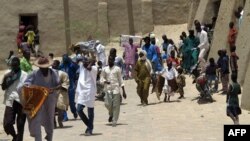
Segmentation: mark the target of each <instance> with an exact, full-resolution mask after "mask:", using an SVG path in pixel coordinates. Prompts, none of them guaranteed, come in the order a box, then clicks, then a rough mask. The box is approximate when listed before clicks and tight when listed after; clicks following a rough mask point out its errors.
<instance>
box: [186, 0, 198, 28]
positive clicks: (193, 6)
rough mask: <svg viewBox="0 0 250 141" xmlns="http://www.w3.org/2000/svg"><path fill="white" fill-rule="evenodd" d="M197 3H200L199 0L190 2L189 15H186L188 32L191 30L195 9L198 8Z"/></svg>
mask: <svg viewBox="0 0 250 141" xmlns="http://www.w3.org/2000/svg"><path fill="white" fill-rule="evenodd" d="M199 3H200V0H190V5H189V14H188V27H187V29H188V30H189V29H191V28H192V25H193V23H194V20H195V15H196V12H197V9H198V7H199Z"/></svg>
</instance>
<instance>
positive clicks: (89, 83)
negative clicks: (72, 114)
mask: <svg viewBox="0 0 250 141" xmlns="http://www.w3.org/2000/svg"><path fill="white" fill-rule="evenodd" d="M96 77H97V67H96V66H92V69H91V71H89V70H87V69H86V68H84V67H83V65H80V75H79V80H78V83H77V87H76V103H77V104H81V105H84V106H86V107H89V108H93V107H94V102H95V94H96Z"/></svg>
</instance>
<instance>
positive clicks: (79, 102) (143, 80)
mask: <svg viewBox="0 0 250 141" xmlns="http://www.w3.org/2000/svg"><path fill="white" fill-rule="evenodd" d="M213 22H215V18H213ZM212 24H214V23H212ZM194 25H195V30H189V34H188V35H187V34H186V33H185V32H183V33H182V34H181V35H180V41H179V43H178V46H176V45H175V43H174V41H173V40H172V39H169V38H168V37H167V35H162V40H163V41H162V44H161V45H159V42H160V41H159V40H158V39H157V38H156V37H155V35H154V34H153V33H150V34H149V35H148V36H146V37H144V38H142V40H141V41H140V43H138V44H136V43H134V42H133V36H131V37H130V38H129V41H128V42H126V43H122V44H121V46H122V47H123V48H124V54H123V56H122V57H120V56H117V50H116V49H115V48H111V49H110V51H109V55H108V57H107V58H106V53H105V46H103V45H102V44H101V43H100V41H95V45H94V53H93V52H89V51H88V50H87V51H86V50H85V51H83V50H81V43H78V44H76V45H75V46H74V48H73V51H74V53H75V55H74V56H73V57H70V56H69V55H68V54H64V55H63V56H62V61H61V62H60V61H59V60H55V59H54V58H53V57H54V54H53V53H50V54H49V57H45V56H41V57H38V59H37V60H36V61H35V62H34V65H35V66H37V67H38V68H39V69H37V70H33V67H32V64H31V62H30V56H31V53H32V52H33V53H34V52H35V53H37V50H38V48H39V47H38V45H39V34H38V30H36V32H34V29H33V27H32V26H28V27H25V26H23V25H22V24H21V25H20V27H19V33H18V37H17V45H18V49H19V50H20V52H22V53H23V57H22V58H21V59H19V58H18V57H15V55H14V53H13V51H11V52H10V55H9V57H8V59H7V60H6V61H8V64H9V66H10V70H8V71H7V72H6V74H5V75H4V78H3V81H2V85H1V86H2V89H3V90H5V98H4V104H5V105H6V109H5V113H4V130H5V132H6V133H7V134H10V135H11V136H12V137H13V141H22V140H23V132H24V124H25V121H26V118H27V120H28V124H29V131H30V135H31V136H32V137H34V138H35V141H41V140H42V134H41V125H42V126H44V127H45V132H46V134H47V135H46V137H45V139H46V140H48V141H52V138H53V129H54V128H57V127H58V126H57V123H58V125H59V127H60V128H62V127H63V122H66V121H67V120H68V115H67V110H68V107H69V108H70V111H71V113H72V114H73V117H74V118H75V119H76V118H78V116H79V117H80V119H81V120H82V121H83V123H84V124H85V125H86V127H87V128H86V130H85V133H86V134H87V135H92V133H93V129H94V102H95V100H96V99H101V100H104V103H105V107H106V108H107V110H108V114H109V117H108V122H111V123H112V126H113V127H115V126H116V125H117V122H118V118H119V113H120V105H121V102H122V99H123V98H124V99H126V98H127V94H126V91H125V85H124V82H123V81H124V80H127V79H134V80H135V82H136V84H137V94H138V96H139V98H140V102H141V104H142V105H148V104H149V101H148V96H149V93H150V90H149V88H150V85H151V84H152V85H153V87H152V91H151V93H153V92H155V93H156V97H157V98H158V99H159V100H160V96H161V94H162V93H164V94H165V97H164V100H163V101H164V102H169V101H171V99H170V97H171V96H173V95H174V94H175V93H179V95H180V96H179V99H183V98H185V96H184V95H185V92H184V87H185V86H186V81H185V79H186V76H185V74H188V73H191V72H190V71H191V69H192V67H193V66H194V65H196V64H199V70H200V72H201V74H205V76H206V78H207V80H208V82H209V83H210V84H211V85H212V84H214V87H213V91H214V92H218V84H219V76H220V79H221V82H222V86H223V88H222V93H223V94H227V103H228V108H227V115H228V116H230V117H231V118H232V120H233V121H234V123H235V124H238V123H239V118H238V115H239V114H240V113H241V110H240V107H239V100H238V96H237V95H238V94H240V93H241V90H240V85H239V84H238V83H237V73H238V66H237V60H238V59H239V57H238V56H237V54H236V46H235V41H236V37H237V30H236V29H235V27H234V23H233V22H231V23H230V24H229V27H230V31H229V34H228V46H229V49H230V53H231V54H230V57H229V56H228V55H227V51H226V50H225V49H223V50H219V51H218V55H219V59H218V61H217V63H216V61H215V59H214V58H209V59H207V56H208V53H209V49H210V43H211V38H210V37H209V36H211V35H210V34H208V33H210V32H211V31H213V28H214V26H210V27H211V28H208V27H206V26H202V25H201V24H200V22H199V21H197V20H196V21H195V23H194ZM142 42H144V43H142ZM206 60H208V62H207V61H206ZM230 68H231V72H232V75H231V79H232V84H230V85H229V73H230ZM213 81H214V82H215V83H212V82H213ZM33 85H35V86H41V87H46V88H48V93H49V95H48V97H47V98H46V100H45V101H44V103H43V104H42V106H41V107H40V110H39V111H38V112H37V113H36V116H35V117H29V116H26V114H27V113H24V111H23V109H22V108H23V106H24V105H23V104H24V103H25V102H26V101H25V99H22V96H21V95H22V94H23V93H21V91H22V88H23V87H29V86H33ZM120 89H121V90H122V93H121V92H120V91H121V90H120ZM85 107H86V108H87V113H88V115H86V114H85V113H84V112H83V109H84V108H85ZM56 115H57V116H58V118H57V121H56V118H55V117H56ZM16 117H17V121H16V124H17V132H16V131H15V129H14V123H15V119H16Z"/></svg>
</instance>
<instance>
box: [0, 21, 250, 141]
mask: <svg viewBox="0 0 250 141" xmlns="http://www.w3.org/2000/svg"><path fill="white" fill-rule="evenodd" d="M185 29H186V24H185V25H175V26H158V27H155V33H156V35H157V36H158V38H159V39H160V36H161V35H162V34H163V33H167V35H168V37H171V38H173V39H174V40H175V41H177V40H178V36H179V34H180V32H182V31H184V30H185ZM117 46H118V43H117V42H116V43H111V44H109V45H108V47H107V51H108V49H109V48H110V47H117ZM118 53H119V55H121V53H122V49H121V48H118ZM0 74H1V75H0V79H2V74H3V71H1V72H0ZM186 78H187V79H186V84H187V86H186V87H185V89H184V90H185V97H186V98H185V99H182V100H178V99H177V98H178V94H176V95H175V96H174V97H172V98H171V100H172V102H170V103H164V102H162V100H163V96H161V101H158V100H157V98H156V95H155V94H150V95H149V105H148V106H141V105H140V100H139V97H138V96H137V94H136V83H135V82H134V80H127V81H125V88H126V91H127V95H128V98H127V99H126V100H123V104H122V106H121V112H120V118H119V121H118V123H119V124H118V126H117V127H112V126H110V124H108V121H107V120H108V112H107V110H106V109H105V107H104V103H103V102H102V101H96V103H95V120H94V126H95V127H94V135H93V136H85V135H84V134H83V133H84V131H85V128H86V127H85V125H84V124H83V123H82V121H81V120H80V119H79V118H78V119H77V120H72V119H73V116H72V114H70V112H68V113H69V114H68V115H69V118H70V120H69V121H67V122H65V123H64V126H65V128H62V129H55V130H54V141H69V140H85V141H88V140H90V141H103V140H107V141H118V140H119V141H140V140H141V141H152V140H153V141H222V140H223V126H224V125H225V124H232V121H231V120H230V119H229V117H227V116H226V103H225V101H226V96H225V95H221V94H214V95H213V98H214V100H215V102H213V103H203V102H200V101H198V100H197V96H198V92H197V91H196V89H195V86H194V85H193V84H192V79H191V77H190V76H186ZM220 88H221V87H219V89H220ZM2 100H3V92H2V91H0V101H2ZM0 113H1V116H0V126H1V127H0V141H10V140H11V138H10V136H7V135H6V134H5V132H4V130H3V127H2V121H3V120H2V119H3V113H4V105H3V104H1V105H0ZM240 123H241V124H249V123H250V112H249V111H245V110H243V112H242V115H240ZM42 129H43V128H42ZM24 134H25V136H24V141H32V140H34V139H33V138H31V137H30V136H29V131H28V127H27V124H26V126H25V133H24ZM43 136H45V133H44V131H43Z"/></svg>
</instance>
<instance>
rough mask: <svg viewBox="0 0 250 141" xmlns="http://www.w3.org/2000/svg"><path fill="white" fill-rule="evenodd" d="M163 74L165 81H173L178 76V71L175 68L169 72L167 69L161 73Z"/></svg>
mask: <svg viewBox="0 0 250 141" xmlns="http://www.w3.org/2000/svg"><path fill="white" fill-rule="evenodd" d="M161 74H162V76H163V77H164V78H165V80H173V79H174V78H176V77H177V76H178V72H177V71H176V69H175V68H174V67H172V68H171V69H170V70H168V68H165V69H164V70H163V71H162V72H161Z"/></svg>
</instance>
